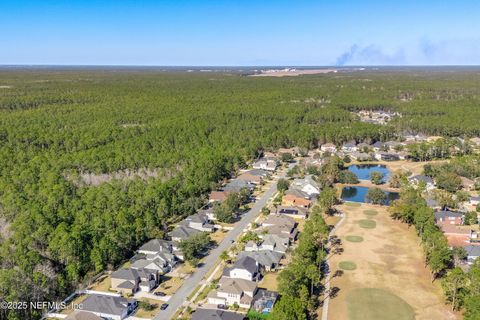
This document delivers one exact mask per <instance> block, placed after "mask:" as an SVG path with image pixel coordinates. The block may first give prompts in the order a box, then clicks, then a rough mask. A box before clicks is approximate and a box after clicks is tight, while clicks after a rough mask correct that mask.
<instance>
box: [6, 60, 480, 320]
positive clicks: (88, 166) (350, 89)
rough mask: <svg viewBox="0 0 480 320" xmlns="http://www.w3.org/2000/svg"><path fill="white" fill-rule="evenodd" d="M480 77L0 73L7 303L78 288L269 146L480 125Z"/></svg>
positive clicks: (472, 129) (458, 72)
mask: <svg viewBox="0 0 480 320" xmlns="http://www.w3.org/2000/svg"><path fill="white" fill-rule="evenodd" d="M479 83H480V70H475V69H473V70H466V69H453V70H446V69H433V70H421V69H411V70H408V71H405V70H404V71H402V70H366V71H358V72H338V73H334V74H324V75H312V76H302V77H285V78H268V77H262V78H256V77H247V76H242V75H241V74H239V73H211V72H210V73H200V72H194V73H187V72H157V71H148V70H116V71H115V70H64V71H61V70H33V71H32V70H17V71H6V70H3V71H0V243H1V246H0V300H1V299H4V300H7V301H49V300H55V299H58V298H61V297H64V296H65V295H68V294H69V293H71V291H72V290H74V289H75V288H77V287H78V286H79V285H80V284H81V283H82V282H84V281H85V280H86V279H87V278H88V277H89V276H91V275H92V274H95V273H97V272H99V271H102V270H105V269H109V268H113V267H115V266H117V265H118V264H119V263H121V262H122V261H124V260H125V259H127V258H129V257H130V256H131V255H132V252H133V251H134V250H135V249H136V248H137V247H138V246H139V245H140V244H142V243H144V242H145V241H146V240H148V239H150V238H152V237H162V236H163V235H164V233H165V232H166V231H167V230H168V226H169V223H170V222H173V221H175V220H179V219H180V218H181V217H183V216H185V215H187V214H191V213H192V212H194V211H195V210H196V209H197V208H199V207H200V206H202V205H203V204H204V203H205V199H206V194H207V193H208V192H209V191H210V190H211V189H212V188H214V187H215V185H216V183H217V182H218V181H220V180H221V179H223V178H225V177H228V176H229V175H231V174H232V172H234V171H235V170H236V169H237V168H239V167H242V166H245V164H246V163H247V162H248V161H250V160H251V159H253V158H255V157H257V156H258V155H259V154H260V153H261V151H262V150H274V149H276V148H279V147H290V146H294V145H296V146H300V147H303V148H315V147H317V146H318V145H319V144H321V143H325V142H334V143H337V144H339V143H342V142H346V141H349V140H356V141H357V142H374V141H378V140H382V141H386V140H389V139H395V137H396V135H397V134H398V133H400V132H403V131H406V130H407V131H415V132H422V133H425V134H431V135H445V136H468V137H471V136H477V135H480V125H479V121H480V108H479V105H480V86H478V84H479ZM360 109H384V110H392V111H398V112H399V113H400V114H401V115H402V117H400V118H397V119H395V120H394V121H392V122H391V123H389V124H388V125H386V126H379V125H374V124H369V123H363V122H359V121H358V120H357V118H356V116H355V115H354V114H353V113H352V112H351V111H355V110H360ZM99 176H101V177H103V178H102V179H104V180H101V179H100V180H101V181H96V182H95V183H93V182H92V179H87V178H86V177H93V179H95V177H99ZM109 177H110V178H115V179H109ZM32 312H33V314H32ZM37 316H38V314H35V311H32V310H21V311H18V312H15V313H13V312H10V313H8V314H7V313H6V312H5V311H4V313H3V314H1V315H0V317H2V318H7V319H26V318H35V317H37Z"/></svg>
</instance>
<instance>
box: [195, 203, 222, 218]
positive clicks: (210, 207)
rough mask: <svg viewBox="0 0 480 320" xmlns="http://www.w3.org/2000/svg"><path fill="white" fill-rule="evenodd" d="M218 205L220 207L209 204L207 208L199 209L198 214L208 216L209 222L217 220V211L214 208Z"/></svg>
mask: <svg viewBox="0 0 480 320" xmlns="http://www.w3.org/2000/svg"><path fill="white" fill-rule="evenodd" d="M216 205H218V203H209V204H207V206H206V207H204V208H202V209H199V210H198V211H197V213H201V214H204V215H206V216H207V218H208V220H210V221H214V220H217V217H216V216H215V211H214V208H215V206H216Z"/></svg>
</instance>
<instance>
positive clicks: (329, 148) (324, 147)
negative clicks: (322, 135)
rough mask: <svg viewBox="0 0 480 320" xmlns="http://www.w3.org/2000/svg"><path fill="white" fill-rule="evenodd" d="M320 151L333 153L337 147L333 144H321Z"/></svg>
mask: <svg viewBox="0 0 480 320" xmlns="http://www.w3.org/2000/svg"><path fill="white" fill-rule="evenodd" d="M320 150H322V151H323V152H330V153H335V152H336V151H337V146H336V145H334V144H333V143H325V144H322V146H321V147H320Z"/></svg>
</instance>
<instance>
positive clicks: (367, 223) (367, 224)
mask: <svg viewBox="0 0 480 320" xmlns="http://www.w3.org/2000/svg"><path fill="white" fill-rule="evenodd" d="M358 225H359V226H360V228H364V229H375V227H376V226H377V223H376V222H375V221H374V220H366V219H362V220H359V221H358Z"/></svg>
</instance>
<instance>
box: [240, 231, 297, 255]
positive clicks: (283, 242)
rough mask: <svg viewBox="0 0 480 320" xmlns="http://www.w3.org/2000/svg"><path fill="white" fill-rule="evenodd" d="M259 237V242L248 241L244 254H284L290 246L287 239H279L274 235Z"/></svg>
mask: <svg viewBox="0 0 480 320" xmlns="http://www.w3.org/2000/svg"><path fill="white" fill-rule="evenodd" d="M261 237H262V239H261V240H260V241H259V242H255V241H248V242H247V243H246V244H245V249H244V250H245V251H246V252H253V251H262V250H270V251H275V252H279V253H282V254H285V252H287V249H288V247H289V246H290V240H289V239H288V238H285V237H280V236H278V235H276V234H265V235H261Z"/></svg>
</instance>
